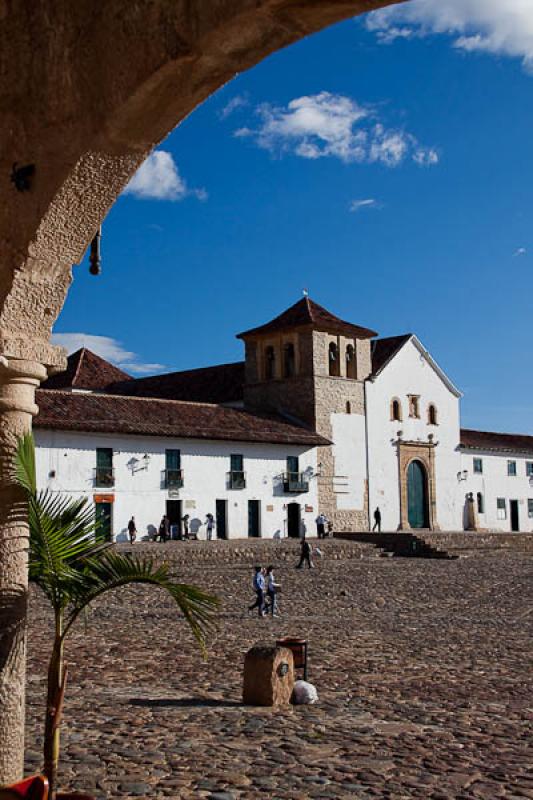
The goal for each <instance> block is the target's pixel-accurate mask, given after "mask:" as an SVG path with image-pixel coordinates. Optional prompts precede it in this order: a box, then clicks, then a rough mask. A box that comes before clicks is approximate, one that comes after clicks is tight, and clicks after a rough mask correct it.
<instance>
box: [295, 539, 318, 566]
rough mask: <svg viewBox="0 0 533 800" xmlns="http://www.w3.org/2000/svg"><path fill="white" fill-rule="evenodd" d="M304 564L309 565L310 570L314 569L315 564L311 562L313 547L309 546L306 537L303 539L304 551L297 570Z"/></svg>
mask: <svg viewBox="0 0 533 800" xmlns="http://www.w3.org/2000/svg"><path fill="white" fill-rule="evenodd" d="M304 563H306V564H307V566H308V567H309V569H313V567H314V564H313V562H312V561H311V545H310V544H309V542H308V541H307V539H306V538H305V536H304V537H303V538H302V549H301V550H300V563H299V564H297V566H296V569H301V568H302V567H303V565H304Z"/></svg>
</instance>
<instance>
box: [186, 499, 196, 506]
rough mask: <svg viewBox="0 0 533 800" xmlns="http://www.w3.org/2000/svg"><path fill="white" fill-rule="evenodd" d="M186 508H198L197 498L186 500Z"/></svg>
mask: <svg viewBox="0 0 533 800" xmlns="http://www.w3.org/2000/svg"><path fill="white" fill-rule="evenodd" d="M185 508H196V500H186V501H185Z"/></svg>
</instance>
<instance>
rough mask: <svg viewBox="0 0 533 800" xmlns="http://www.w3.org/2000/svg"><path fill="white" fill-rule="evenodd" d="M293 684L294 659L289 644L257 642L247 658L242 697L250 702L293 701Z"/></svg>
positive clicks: (282, 702) (261, 703)
mask: <svg viewBox="0 0 533 800" xmlns="http://www.w3.org/2000/svg"><path fill="white" fill-rule="evenodd" d="M293 688H294V660H293V656H292V653H291V651H290V650H289V649H288V648H286V647H275V646H274V645H268V644H256V645H254V647H252V648H251V649H250V650H248V652H247V653H246V656H245V658H244V684H243V692H242V699H243V702H244V703H245V704H246V705H249V706H280V705H287V704H289V703H290V700H291V696H292V690H293Z"/></svg>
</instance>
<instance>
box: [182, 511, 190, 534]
mask: <svg viewBox="0 0 533 800" xmlns="http://www.w3.org/2000/svg"><path fill="white" fill-rule="evenodd" d="M181 521H182V522H183V538H184V539H188V538H189V515H188V514H185V515H184V516H183V517H182V518H181Z"/></svg>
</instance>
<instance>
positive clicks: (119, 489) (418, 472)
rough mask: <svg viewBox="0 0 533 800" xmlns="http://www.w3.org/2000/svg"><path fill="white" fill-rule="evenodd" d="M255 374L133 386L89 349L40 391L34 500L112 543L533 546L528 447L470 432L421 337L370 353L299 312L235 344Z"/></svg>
mask: <svg viewBox="0 0 533 800" xmlns="http://www.w3.org/2000/svg"><path fill="white" fill-rule="evenodd" d="M239 338H240V339H242V340H243V341H244V345H245V360H244V362H238V363H235V364H226V365H219V366H215V367H207V368H203V369H198V370H189V371H186V372H175V373H169V374H166V375H157V376H152V377H147V378H139V379H134V378H131V377H130V376H129V375H127V374H125V373H123V372H122V371H121V370H119V369H117V368H116V367H114V366H113V365H111V364H109V363H108V362H106V361H104V360H103V359H101V358H100V357H98V356H96V355H95V354H93V353H91V352H90V351H88V350H80V351H78V352H77V353H75V354H73V355H72V356H70V357H69V363H68V368H67V370H66V372H64V373H60V374H58V375H55V376H53V377H51V378H49V379H48V381H47V382H46V383H45V384H43V387H42V388H41V389H40V390H39V391H38V398H37V402H38V405H39V408H40V411H39V414H38V416H37V417H36V418H35V423H34V428H35V438H36V443H37V471H38V482H39V485H40V486H41V487H43V488H44V487H49V488H50V489H52V490H53V491H60V492H66V493H69V494H71V495H73V496H86V497H88V498H89V499H90V500H91V501H92V502H94V503H95V506H96V510H97V515H98V517H99V518H100V520H101V521H102V524H103V526H104V528H105V529H106V531H107V534H108V535H109V537H110V538H113V539H118V540H121V539H125V538H126V526H127V522H128V520H129V518H130V517H131V516H132V515H134V516H135V519H136V525H137V530H138V532H139V534H140V535H141V536H149V535H151V534H153V533H154V532H155V529H157V527H158V525H159V521H160V520H161V518H162V516H163V515H167V516H168V517H169V519H170V522H171V524H173V525H175V526H176V527H175V529H174V530H175V531H176V532H178V533H179V532H180V531H181V529H182V526H183V517H184V516H185V515H187V517H188V519H189V526H190V529H191V530H192V531H193V532H194V533H196V534H197V535H198V537H199V538H205V536H206V515H207V514H208V513H209V514H213V516H214V517H215V519H216V533H217V536H218V537H220V538H244V537H265V538H283V537H286V536H291V537H298V536H301V535H302V534H303V533H305V532H308V533H314V531H315V524H314V520H315V518H316V516H317V515H318V513H319V512H323V513H325V514H326V515H327V517H328V518H329V519H330V520H331V522H332V524H333V528H334V529H335V530H339V531H364V530H368V529H369V528H371V527H372V525H373V521H374V511H375V509H376V508H379V509H380V513H381V528H382V530H384V531H395V530H413V529H415V530H418V529H421V530H424V529H426V530H447V531H449V530H464V529H470V530H473V531H475V530H489V531H511V530H516V531H533V436H518V435H514V434H501V433H491V432H484V431H472V430H464V429H461V426H460V397H461V394H460V392H459V390H458V389H457V388H456V387H455V386H454V384H453V383H452V382H451V380H450V379H449V378H448V376H447V375H446V374H445V373H444V372H443V370H442V369H441V368H440V367H439V365H438V364H437V362H436V361H435V360H434V359H433V357H432V356H431V355H430V354H429V353H428V352H427V351H426V350H425V348H424V347H423V345H422V344H421V342H420V341H419V340H418V338H417V337H416V336H415V335H413V334H407V335H404V336H397V337H389V338H378V337H377V334H376V333H375V332H374V331H372V330H370V329H367V328H362V327H360V326H358V325H354V324H352V323H348V322H345V321H343V320H341V319H339V318H338V317H336V316H334V315H333V314H331V313H330V312H328V311H327V310H326V309H324V308H322V307H321V306H319V305H318V304H316V303H314V302H313V301H312V300H310V299H309V298H307V297H305V298H303V299H302V300H300V301H299V302H298V303H296V304H295V305H294V306H292V307H291V308H289V309H287V311H285V312H283V313H282V314H280V315H279V317H276V318H275V319H274V320H271V321H270V322H268V323H266V324H265V325H261V326H259V327H257V328H254V329H252V330H250V331H246V332H244V333H242V334H239Z"/></svg>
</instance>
